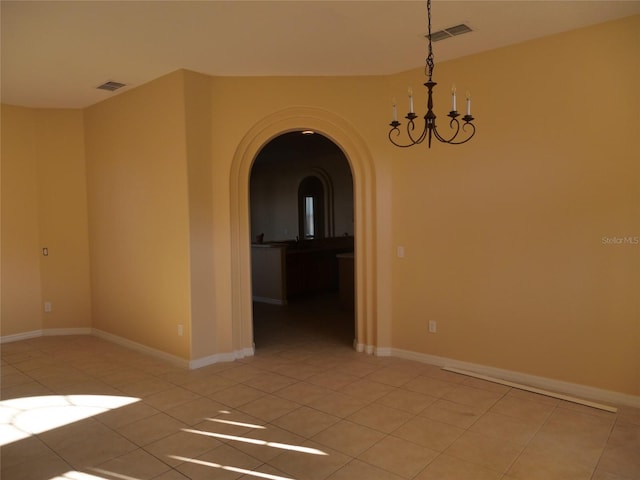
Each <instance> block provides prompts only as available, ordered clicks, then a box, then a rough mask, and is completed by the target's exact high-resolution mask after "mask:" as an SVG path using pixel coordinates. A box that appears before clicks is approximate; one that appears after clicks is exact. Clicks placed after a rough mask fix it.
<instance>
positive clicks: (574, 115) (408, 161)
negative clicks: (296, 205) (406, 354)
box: [392, 17, 640, 395]
mask: <svg viewBox="0 0 640 480" xmlns="http://www.w3.org/2000/svg"><path fill="white" fill-rule="evenodd" d="M639 35H640V17H635V18H633V19H627V20H623V21H620V22H615V23H611V24H606V25H601V26H596V27H593V28H589V29H584V30H580V31H576V32H571V33H567V34H563V35H558V36H555V37H551V38H547V39H542V40H538V41H534V42H529V43H525V44H521V45H516V46H513V47H509V48H505V49H501V50H496V51H492V52H488V53H484V54H482V55H477V56H474V57H470V58H465V59H461V60H459V61H456V62H450V63H447V64H444V65H442V66H438V67H437V69H436V73H437V80H438V81H439V82H440V86H439V88H440V89H441V91H444V93H442V94H441V96H440V97H439V100H438V104H439V105H442V108H444V107H445V106H446V105H443V103H446V100H447V92H448V91H449V88H450V85H451V83H453V82H455V83H456V84H457V85H458V88H459V89H461V88H462V89H463V88H466V87H465V86H463V83H462V82H464V85H469V86H470V87H469V88H472V89H473V91H472V93H473V97H474V112H473V113H474V115H475V116H476V117H477V125H478V129H479V131H478V134H477V138H475V139H474V140H473V141H472V142H471V143H469V144H466V145H464V146H458V147H448V146H441V145H435V146H434V147H433V148H432V149H431V150H430V151H427V150H424V149H423V151H422V152H421V153H420V154H418V153H417V152H414V151H411V152H398V154H397V155H396V158H395V160H394V207H393V225H392V228H393V234H394V243H395V244H396V245H403V246H405V250H406V257H405V258H404V259H394V267H393V277H394V279H396V281H394V290H393V306H394V309H393V345H394V347H396V348H400V349H406V350H409V351H417V352H423V353H427V354H431V355H437V356H442V357H446V358H453V359H457V360H463V361H468V362H473V363H479V364H483V365H488V366H494V367H499V368H503V369H508V370H514V371H519V372H525V373H528V374H534V375H540V376H543V377H549V378H553V379H558V380H563V381H569V382H574V383H578V384H584V385H591V386H596V387H599V388H603V389H610V390H614V391H619V392H625V393H628V394H633V395H638V394H640V312H639V301H638V292H639V291H640V245H632V244H626V245H604V244H603V241H602V237H615V236H617V237H636V238H638V236H640V202H639V200H638V199H639V194H640V163H639V162H638V159H640V147H639V145H638V143H637V142H635V141H634V138H635V137H637V132H638V125H639V123H638V120H640V117H639V114H638V112H639V107H640V102H639V96H638V95H639V93H638V85H640V75H639V70H638V69H639V67H638V65H639V62H638V59H639V58H640V37H639ZM409 78H411V76H409V75H407V76H406V81H409ZM402 80H405V79H404V78H403V79H402ZM396 83H397V86H396V88H397V89H398V90H400V88H401V86H403V85H405V84H406V83H405V82H403V81H401V80H400V79H398V81H397V82H396ZM405 88H406V87H405ZM440 123H442V124H444V122H440ZM429 320H435V321H437V322H438V333H437V334H435V335H433V334H428V333H427V322H428V321H429Z"/></svg>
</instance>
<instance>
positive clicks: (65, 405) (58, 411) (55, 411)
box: [0, 395, 140, 478]
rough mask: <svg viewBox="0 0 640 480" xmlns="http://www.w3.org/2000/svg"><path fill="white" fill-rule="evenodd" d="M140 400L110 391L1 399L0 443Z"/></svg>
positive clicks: (26, 436)
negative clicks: (106, 393)
mask: <svg viewBox="0 0 640 480" xmlns="http://www.w3.org/2000/svg"><path fill="white" fill-rule="evenodd" d="M139 400H140V399H139V398H134V397H119V396H112V395H46V396H41V397H24V398H12V399H10V400H3V401H0V446H2V445H7V444H9V443H12V442H16V441H18V440H22V439H24V438H28V437H30V436H31V435H36V434H38V433H43V432H46V431H49V430H53V429H54V428H59V427H62V426H65V425H68V424H70V423H73V422H77V421H79V420H84V419H86V418H90V417H92V416H94V415H99V414H101V413H105V412H108V411H109V410H114V409H116V408H120V407H124V406H125V405H129V404H131V403H134V402H137V401H139ZM81 475H82V474H81ZM63 478H64V477H63ZM79 478H80V477H79Z"/></svg>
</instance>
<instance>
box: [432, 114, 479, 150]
mask: <svg viewBox="0 0 640 480" xmlns="http://www.w3.org/2000/svg"><path fill="white" fill-rule="evenodd" d="M454 125H455V132H454V133H453V135H452V136H451V137H449V138H444V137H443V136H442V135H440V133H439V132H438V129H437V128H436V127H435V126H434V129H433V130H434V135H435V137H436V138H437V139H438V140H439V141H441V142H442V143H447V144H449V145H462V144H463V143H467V142H468V141H469V140H471V139H472V138H473V136H474V135H475V134H476V126H475V125H474V124H473V123H471V122H470V121H465V122H464V123H463V124H462V129H460V122H459V121H458V119H456V118H452V119H451V121H450V122H449V126H450V127H451V128H454ZM467 127H470V128H471V133H470V134H467V135H468V136H467V137H466V138H464V139H463V140H456V139H457V138H458V135H459V134H460V132H461V131H462V132H467Z"/></svg>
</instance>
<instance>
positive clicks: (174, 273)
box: [85, 72, 191, 359]
mask: <svg viewBox="0 0 640 480" xmlns="http://www.w3.org/2000/svg"><path fill="white" fill-rule="evenodd" d="M183 81H184V78H183V75H182V72H176V73H173V74H170V75H167V76H165V77H162V78H160V79H158V80H155V81H153V82H151V83H149V84H146V85H143V86H141V87H140V88H136V89H133V90H130V91H128V92H124V93H122V94H120V95H117V96H115V97H113V98H111V99H109V100H107V101H104V102H101V103H98V104H96V105H94V106H92V107H90V108H87V109H86V111H85V129H86V145H87V192H88V198H89V232H90V237H89V238H90V247H91V278H92V305H93V326H94V327H95V328H97V329H99V330H102V331H104V332H107V333H109V334H112V335H117V336H119V337H122V338H125V339H128V340H130V341H133V342H137V343H140V344H143V345H146V346H148V347H151V348H154V349H157V350H161V351H164V352H166V353H169V354H171V355H175V356H178V357H181V358H185V359H188V358H190V355H191V345H190V338H191V332H190V328H191V320H190V317H191V312H190V298H189V297H190V277H189V194H188V189H187V160H186V151H187V150H186V139H185V110H184V94H183V88H184V87H183V85H184V84H183ZM178 325H183V326H184V334H183V335H182V336H179V335H178Z"/></svg>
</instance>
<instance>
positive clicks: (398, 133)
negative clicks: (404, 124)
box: [389, 123, 416, 148]
mask: <svg viewBox="0 0 640 480" xmlns="http://www.w3.org/2000/svg"><path fill="white" fill-rule="evenodd" d="M398 125H400V123H398ZM398 125H396V126H394V125H393V124H392V125H391V127H392V128H391V130H389V141H390V142H391V143H393V144H394V145H395V146H396V147H400V148H408V147H413V146H414V145H415V144H416V143H415V142H412V143H407V144H406V145H404V144H402V143H398V142H396V141H395V140H394V139H393V137H392V135H393V134H394V133H395V136H396V137H399V136H400V129H399V128H398Z"/></svg>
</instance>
